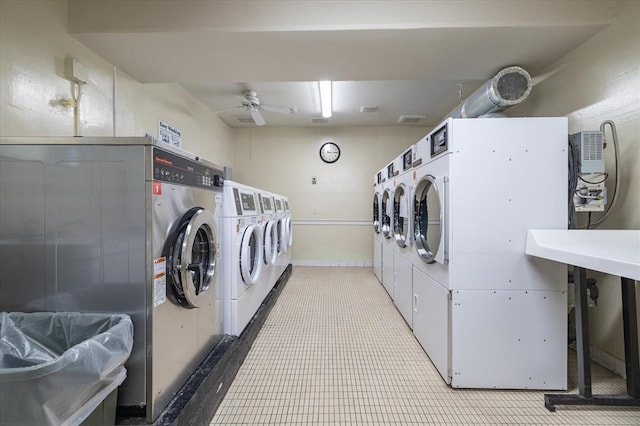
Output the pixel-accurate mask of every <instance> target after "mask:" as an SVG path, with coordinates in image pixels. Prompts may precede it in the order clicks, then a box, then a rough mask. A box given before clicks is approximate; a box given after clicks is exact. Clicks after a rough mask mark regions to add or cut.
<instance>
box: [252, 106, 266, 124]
mask: <svg viewBox="0 0 640 426" xmlns="http://www.w3.org/2000/svg"><path fill="white" fill-rule="evenodd" d="M249 113H250V114H251V118H253V121H254V122H255V123H256V126H264V125H265V124H267V123H265V121H264V118H262V114H260V111H258V109H257V108H251V109H250V110H249Z"/></svg>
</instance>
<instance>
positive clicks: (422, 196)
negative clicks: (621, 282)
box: [412, 118, 567, 389]
mask: <svg viewBox="0 0 640 426" xmlns="http://www.w3.org/2000/svg"><path fill="white" fill-rule="evenodd" d="M421 143H422V147H420V146H419V147H418V151H420V149H421V148H422V149H424V143H425V142H419V144H421ZM566 144H567V119H566V118H489V119H480V118H474V119H449V120H447V121H446V122H445V123H443V124H442V125H440V126H438V127H437V128H436V130H435V131H433V132H431V133H430V134H429V135H428V148H429V160H428V161H425V162H424V163H423V165H421V166H419V167H418V168H417V169H416V179H417V181H416V187H415V192H414V194H415V195H414V206H415V209H414V235H415V243H414V247H415V254H414V256H413V258H412V260H413V264H414V268H413V296H414V297H413V299H414V300H413V302H414V312H413V331H414V334H415V336H416V338H417V339H418V341H419V342H420V343H421V344H422V346H423V347H424V349H425V351H426V352H427V353H428V355H429V357H430V358H431V360H432V361H433V363H434V364H435V366H436V368H437V369H438V371H439V372H440V374H441V375H442V377H443V378H444V379H445V381H447V382H448V383H451V385H452V386H453V387H461V388H502V389H566V387H567V364H566V357H567V345H566V342H567V315H566V297H567V296H566V291H567V283H566V267H564V266H563V265H560V264H555V263H553V262H545V261H542V259H530V258H528V257H527V256H526V255H525V252H524V247H525V242H526V234H527V230H528V229H530V228H543V229H564V228H566V226H567V208H566V198H567V149H566ZM532 194H533V195H535V196H532Z"/></svg>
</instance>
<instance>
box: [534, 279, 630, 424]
mask: <svg viewBox="0 0 640 426" xmlns="http://www.w3.org/2000/svg"><path fill="white" fill-rule="evenodd" d="M576 269H577V270H576V274H574V283H575V296H576V297H575V301H576V306H575V309H576V343H577V352H578V392H579V393H578V394H577V395H575V394H574V395H570V394H569V395H568V394H545V395H544V406H545V407H546V408H547V409H548V410H549V411H551V412H553V411H556V405H605V406H627V407H628V406H634V407H637V406H640V361H639V355H638V319H637V312H636V311H637V310H636V288H635V282H634V280H631V279H628V278H622V325H623V327H624V352H625V367H626V373H627V393H626V394H625V395H592V393H591V364H590V362H591V359H590V358H591V348H590V339H589V321H588V318H587V309H588V308H587V280H586V273H585V270H584V268H576Z"/></svg>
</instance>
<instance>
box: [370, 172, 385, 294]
mask: <svg viewBox="0 0 640 426" xmlns="http://www.w3.org/2000/svg"><path fill="white" fill-rule="evenodd" d="M383 171H384V170H380V171H379V172H378V173H376V174H375V175H374V176H373V202H372V205H371V210H372V214H373V216H372V221H371V224H372V225H373V272H374V274H375V275H376V278H378V281H380V283H381V284H382V241H383V237H382V224H381V220H382V216H381V214H382V206H381V205H382V173H383Z"/></svg>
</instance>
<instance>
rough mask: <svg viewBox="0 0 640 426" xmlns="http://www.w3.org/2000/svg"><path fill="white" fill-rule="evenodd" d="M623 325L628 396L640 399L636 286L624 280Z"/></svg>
mask: <svg viewBox="0 0 640 426" xmlns="http://www.w3.org/2000/svg"><path fill="white" fill-rule="evenodd" d="M622 325H623V326H624V360H625V367H626V373H627V395H629V396H630V397H632V398H639V397H640V361H639V357H638V321H637V312H636V284H635V281H634V280H630V279H629V278H622Z"/></svg>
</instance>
